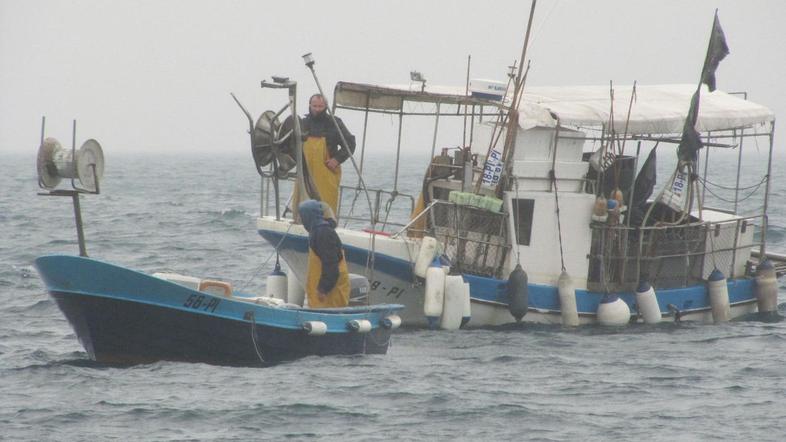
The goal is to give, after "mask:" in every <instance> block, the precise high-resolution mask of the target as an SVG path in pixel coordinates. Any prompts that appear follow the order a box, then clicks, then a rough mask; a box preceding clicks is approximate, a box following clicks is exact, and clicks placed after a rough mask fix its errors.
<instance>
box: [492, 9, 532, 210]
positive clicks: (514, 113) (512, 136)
mask: <svg viewBox="0 0 786 442" xmlns="http://www.w3.org/2000/svg"><path fill="white" fill-rule="evenodd" d="M536 3H537V0H532V5H531V6H530V9H529V20H528V21H527V32H526V33H525V35H524V46H523V47H522V48H521V58H520V59H519V71H518V74H517V76H516V82H515V84H514V85H513V102H512V103H511V105H510V110H509V111H508V124H507V131H506V133H505V144H504V147H503V151H502V164H504V165H505V171H503V178H505V177H508V176H510V172H511V170H512V169H513V168H512V167H511V165H510V159H511V158H513V152H514V149H515V146H516V143H515V141H516V132H517V131H516V129H517V127H518V124H519V101H520V100H521V93H522V90H523V89H524V81H523V79H524V78H526V77H524V69H522V68H521V67H522V66H524V60H525V59H526V56H527V46H528V45H529V36H530V33H531V31H532V19H533V17H534V16H535V4H536ZM504 182H505V180H504V179H500V182H499V184H498V186H497V194H498V195H500V194H501V193H502V190H503V183H504Z"/></svg>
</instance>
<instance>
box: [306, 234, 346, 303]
mask: <svg viewBox="0 0 786 442" xmlns="http://www.w3.org/2000/svg"><path fill="white" fill-rule="evenodd" d="M335 227H336V224H335V222H334V221H333V220H332V219H327V220H323V221H322V222H319V223H317V224H316V225H315V226H314V228H313V231H312V232H311V234H310V235H309V238H308V245H309V247H311V249H312V250H314V253H315V254H316V255H317V256H318V257H319V260H320V261H322V274H321V275H320V277H319V284H318V285H317V288H319V291H321V292H322V293H328V292H330V291H331V290H333V287H335V286H336V282H338V264H339V262H341V260H342V259H344V253H343V252H342V250H341V239H339V237H338V234H336V230H335Z"/></svg>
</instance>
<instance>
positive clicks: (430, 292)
mask: <svg viewBox="0 0 786 442" xmlns="http://www.w3.org/2000/svg"><path fill="white" fill-rule="evenodd" d="M425 292H426V298H425V299H424V300H423V313H424V314H425V315H426V319H428V321H429V325H430V326H432V327H433V326H436V325H437V321H438V320H439V317H440V316H441V315H442V304H443V300H444V297H445V270H444V269H443V268H442V267H441V266H440V265H439V261H438V260H434V263H433V265H432V266H430V267H429V268H428V270H426V290H425Z"/></svg>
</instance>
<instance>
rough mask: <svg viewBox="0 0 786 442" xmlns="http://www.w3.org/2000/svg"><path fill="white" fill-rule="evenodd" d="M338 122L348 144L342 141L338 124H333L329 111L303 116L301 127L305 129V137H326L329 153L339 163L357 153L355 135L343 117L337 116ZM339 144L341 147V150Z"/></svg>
mask: <svg viewBox="0 0 786 442" xmlns="http://www.w3.org/2000/svg"><path fill="white" fill-rule="evenodd" d="M336 122H337V123H338V126H339V127H340V128H341V132H342V133H343V134H344V138H345V139H346V140H347V145H346V146H344V144H343V143H342V142H341V137H340V136H339V135H338V131H337V130H336V125H334V124H333V121H332V120H331V118H330V116H329V115H328V114H327V112H322V113H321V114H319V115H316V116H314V115H311V114H308V115H306V116H305V118H303V122H302V126H301V129H302V130H303V137H304V138H305V137H325V140H326V141H327V148H328V153H330V157H331V158H335V159H336V161H338V162H339V163H343V162H344V161H346V160H347V158H349V156H350V155H352V154H353V153H355V136H354V135H352V134H351V133H350V132H349V130H347V127H346V126H344V122H343V121H341V118H338V117H336ZM339 146H341V149H340V150H339Z"/></svg>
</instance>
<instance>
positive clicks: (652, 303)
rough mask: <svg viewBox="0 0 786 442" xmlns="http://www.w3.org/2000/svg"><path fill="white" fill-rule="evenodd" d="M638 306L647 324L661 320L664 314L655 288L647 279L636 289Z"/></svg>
mask: <svg viewBox="0 0 786 442" xmlns="http://www.w3.org/2000/svg"><path fill="white" fill-rule="evenodd" d="M636 306H637V308H638V309H639V315H641V318H642V319H643V320H644V323H645V324H657V323H658V322H660V320H661V318H662V315H661V312H660V306H659V305H658V297H657V296H656V295H655V289H654V288H652V286H651V285H650V283H648V282H647V281H641V283H639V287H638V288H637V289H636Z"/></svg>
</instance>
